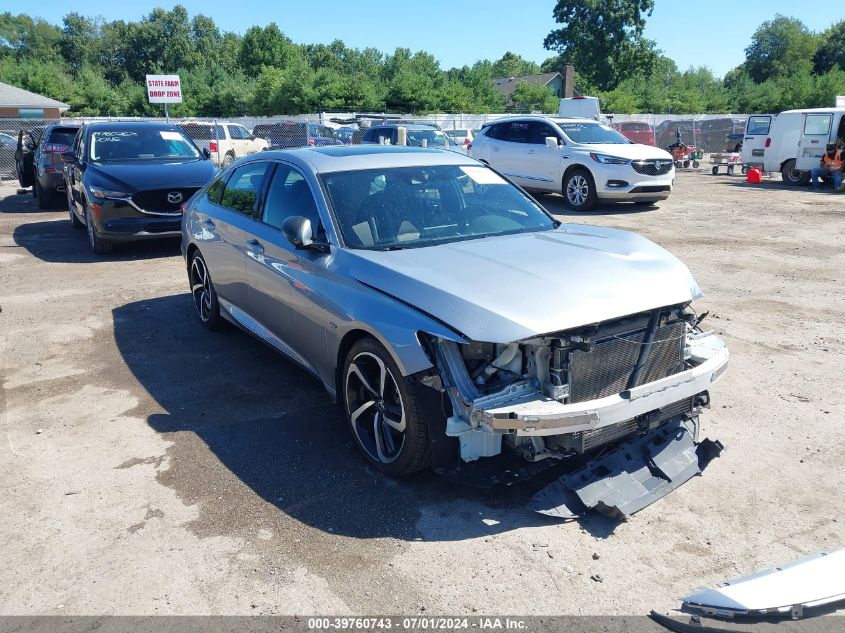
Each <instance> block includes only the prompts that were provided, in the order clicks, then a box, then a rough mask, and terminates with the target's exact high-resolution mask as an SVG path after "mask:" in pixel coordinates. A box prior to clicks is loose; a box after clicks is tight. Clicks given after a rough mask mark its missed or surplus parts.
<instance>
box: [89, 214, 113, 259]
mask: <svg viewBox="0 0 845 633" xmlns="http://www.w3.org/2000/svg"><path fill="white" fill-rule="evenodd" d="M85 228H86V229H87V231H88V246H89V247H91V250H92V251H93V252H94V253H96V254H97V255H106V254H108V253H111V252H112V249H113V248H114V244H113V243H112V242H111V241H110V240H106V239H103V238H102V237H100V233H99V231H97V227H95V226H94V218H93V217H92V216H91V208H90V207H89V206H88V205H87V204H86V205H85Z"/></svg>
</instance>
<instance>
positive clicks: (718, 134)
mask: <svg viewBox="0 0 845 633" xmlns="http://www.w3.org/2000/svg"><path fill="white" fill-rule="evenodd" d="M613 127H614V128H615V129H616V130H618V131H619V132H620V133H621V134H622V135H623V136H624V137H625V138H627V139H628V140H630V141H632V142H634V143H642V144H644V145H654V146H655V147H662V148H665V147H669V146H670V145H671V144H672V143H674V142H675V141H676V139H677V135H678V134H680V137H681V142H683V143H684V144H686V145H689V146H695V147H697V148H698V149H700V150H701V151H703V152H726V151H727V152H738V151H739V150H740V149H741V146H742V136H741V135H742V133H743V132H744V131H745V119H733V118H728V117H724V118H715V119H697V120H693V119H674V120H672V119H667V120H665V121H663V122H661V123H659V124H657V125H651V124H650V123H647V122H646V121H622V122H618V123H613Z"/></svg>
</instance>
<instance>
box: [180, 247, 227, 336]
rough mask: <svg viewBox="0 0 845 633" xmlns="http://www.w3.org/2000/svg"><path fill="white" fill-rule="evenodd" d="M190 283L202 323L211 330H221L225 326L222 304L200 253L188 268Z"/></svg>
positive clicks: (197, 253) (195, 254) (192, 259)
mask: <svg viewBox="0 0 845 633" xmlns="http://www.w3.org/2000/svg"><path fill="white" fill-rule="evenodd" d="M188 283H189V284H190V288H191V298H192V299H193V301H194V309H195V310H196V312H197V317H199V320H200V323H202V324H203V325H204V326H205V327H207V328H208V329H209V330H217V329H219V328H220V326H221V325H222V324H223V317H222V316H221V315H220V302H219V301H218V300H217V291H216V290H215V289H214V283H212V281H211V273H209V272H208V266H207V265H206V263H205V259H203V256H202V255H201V254H200V252H199V251H197V252H195V253H194V256H193V257H192V258H191V265H190V267H189V268H188Z"/></svg>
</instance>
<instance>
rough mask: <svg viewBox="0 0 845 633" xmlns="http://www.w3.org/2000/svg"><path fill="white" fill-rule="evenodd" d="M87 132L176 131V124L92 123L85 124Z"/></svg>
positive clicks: (139, 122) (148, 122)
mask: <svg viewBox="0 0 845 633" xmlns="http://www.w3.org/2000/svg"><path fill="white" fill-rule="evenodd" d="M85 127H86V128H88V129H89V130H177V131H178V129H179V127H180V126H179V125H177V124H176V123H165V122H163V121H94V122H92V123H86V124H85Z"/></svg>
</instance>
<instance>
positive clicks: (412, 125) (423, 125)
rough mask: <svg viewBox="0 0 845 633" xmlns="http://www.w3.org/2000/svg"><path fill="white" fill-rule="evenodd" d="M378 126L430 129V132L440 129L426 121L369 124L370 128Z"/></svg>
mask: <svg viewBox="0 0 845 633" xmlns="http://www.w3.org/2000/svg"><path fill="white" fill-rule="evenodd" d="M379 127H388V128H396V127H404V128H408V129H409V130H431V131H432V132H441V131H442V130H438V129H437V128H436V127H434V126H433V125H429V124H427V123H376V124H375V125H371V126H370V128H379Z"/></svg>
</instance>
